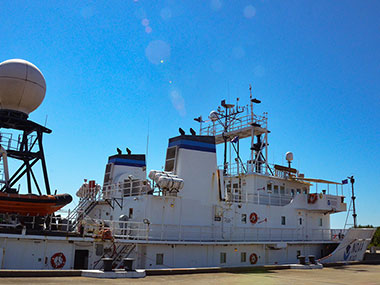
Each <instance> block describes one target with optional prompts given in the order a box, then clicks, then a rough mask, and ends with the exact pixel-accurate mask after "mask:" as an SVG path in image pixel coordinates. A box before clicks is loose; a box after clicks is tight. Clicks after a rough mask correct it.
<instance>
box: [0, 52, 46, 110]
mask: <svg viewBox="0 0 380 285" xmlns="http://www.w3.org/2000/svg"><path fill="white" fill-rule="evenodd" d="M45 92H46V82H45V78H44V76H43V75H42V73H41V71H40V70H39V69H38V68H37V67H36V66H35V65H34V64H32V63H30V62H28V61H26V60H23V59H10V60H6V61H4V62H2V63H0V110H12V111H18V112H22V113H24V114H27V115H29V114H30V113H31V112H33V111H34V110H35V109H37V108H38V106H40V105H41V103H42V101H43V100H44V98H45Z"/></svg>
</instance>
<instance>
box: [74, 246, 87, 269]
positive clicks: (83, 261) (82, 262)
mask: <svg viewBox="0 0 380 285" xmlns="http://www.w3.org/2000/svg"><path fill="white" fill-rule="evenodd" d="M74 269H88V250H83V249H77V250H75V257H74Z"/></svg>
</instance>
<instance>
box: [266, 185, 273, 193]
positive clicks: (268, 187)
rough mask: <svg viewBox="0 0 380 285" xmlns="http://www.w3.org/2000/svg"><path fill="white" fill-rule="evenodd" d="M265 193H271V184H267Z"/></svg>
mask: <svg viewBox="0 0 380 285" xmlns="http://www.w3.org/2000/svg"><path fill="white" fill-rule="evenodd" d="M267 191H268V192H269V193H272V184H271V183H268V184H267Z"/></svg>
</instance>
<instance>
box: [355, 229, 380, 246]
mask: <svg viewBox="0 0 380 285" xmlns="http://www.w3.org/2000/svg"><path fill="white" fill-rule="evenodd" d="M358 228H373V226H372V225H366V226H362V225H359V226H358ZM371 246H376V247H380V227H378V228H377V229H376V232H375V234H374V235H373V238H372V240H371V243H370V244H369V246H368V248H370V247H371Z"/></svg>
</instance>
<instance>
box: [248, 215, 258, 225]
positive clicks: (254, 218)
mask: <svg viewBox="0 0 380 285" xmlns="http://www.w3.org/2000/svg"><path fill="white" fill-rule="evenodd" d="M249 220H250V221H251V223H252V224H256V223H257V220H258V217H257V214H256V213H251V215H249Z"/></svg>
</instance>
